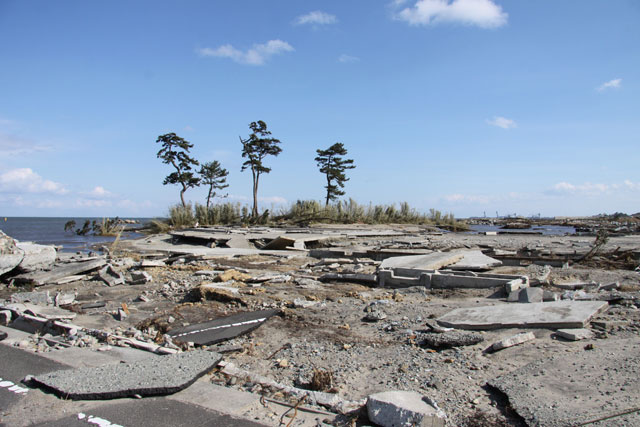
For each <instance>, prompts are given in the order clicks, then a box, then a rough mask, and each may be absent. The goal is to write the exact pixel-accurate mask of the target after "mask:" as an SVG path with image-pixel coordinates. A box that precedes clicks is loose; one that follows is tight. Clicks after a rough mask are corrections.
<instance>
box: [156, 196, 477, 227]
mask: <svg viewBox="0 0 640 427" xmlns="http://www.w3.org/2000/svg"><path fill="white" fill-rule="evenodd" d="M155 221H156V222H157V220H155ZM312 223H334V224H421V225H434V226H438V227H442V228H446V229H448V230H454V231H464V230H467V229H468V226H467V224H465V223H463V222H460V221H456V219H455V218H454V216H453V214H450V213H449V214H444V215H443V214H442V213H441V212H440V211H437V210H434V209H431V210H430V212H429V214H423V213H420V212H418V211H416V210H415V209H413V208H411V207H410V206H409V204H408V203H406V202H405V203H401V204H400V207H399V208H398V207H396V205H372V204H370V205H367V206H364V205H360V204H358V203H357V202H356V201H355V200H353V199H349V200H348V201H346V200H345V201H341V202H337V203H335V204H331V205H324V204H322V203H321V202H319V201H316V200H298V201H297V202H296V203H294V204H293V205H291V206H290V207H289V208H288V209H283V210H282V211H281V212H278V213H277V214H272V213H270V212H269V210H265V211H264V212H263V213H262V214H261V215H259V216H257V217H255V218H254V216H253V215H251V214H250V212H249V208H248V206H247V205H242V204H240V203H221V204H217V205H212V206H209V207H208V208H207V206H204V205H200V204H196V205H195V207H192V206H191V205H190V204H188V205H187V206H186V207H183V206H181V205H175V206H172V207H171V208H170V209H169V218H168V222H167V223H166V227H172V228H186V227H193V226H194V225H196V224H198V225H200V226H211V225H249V224H263V225H284V224H312ZM162 228H163V227H162V225H161V224H155V225H153V229H154V231H156V230H157V232H161V231H160V230H161V229H162Z"/></svg>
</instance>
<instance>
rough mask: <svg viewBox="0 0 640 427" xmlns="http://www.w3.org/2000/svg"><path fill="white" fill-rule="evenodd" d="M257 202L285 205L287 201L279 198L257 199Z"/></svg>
mask: <svg viewBox="0 0 640 427" xmlns="http://www.w3.org/2000/svg"><path fill="white" fill-rule="evenodd" d="M258 201H260V202H262V203H273V204H274V205H286V204H287V203H288V202H287V199H285V198H284V197H280V196H271V197H258Z"/></svg>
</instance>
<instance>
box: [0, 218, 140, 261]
mask: <svg viewBox="0 0 640 427" xmlns="http://www.w3.org/2000/svg"><path fill="white" fill-rule="evenodd" d="M135 219H136V220H137V221H138V222H139V223H140V224H139V225H143V224H145V223H147V222H148V221H149V218H135ZM71 220H74V221H75V222H76V226H75V229H77V228H82V226H83V225H84V222H85V221H86V220H90V221H93V220H95V221H96V222H101V221H102V218H87V217H79V218H51V217H0V230H2V231H3V232H4V233H5V234H6V235H8V236H10V237H12V238H14V239H16V240H18V241H21V242H35V243H39V244H42V245H55V246H59V247H61V250H62V251H64V252H77V251H82V252H86V251H88V250H90V249H91V248H92V246H93V245H96V244H98V245H99V244H101V243H111V242H113V241H114V240H115V236H94V235H89V234H87V235H84V236H79V235H77V234H76V233H75V231H65V229H64V226H65V224H66V223H67V222H68V221H71ZM129 227H131V226H129ZM140 236H141V235H140V234H139V233H136V232H131V231H127V232H124V233H122V236H121V237H120V239H132V238H136V237H140Z"/></svg>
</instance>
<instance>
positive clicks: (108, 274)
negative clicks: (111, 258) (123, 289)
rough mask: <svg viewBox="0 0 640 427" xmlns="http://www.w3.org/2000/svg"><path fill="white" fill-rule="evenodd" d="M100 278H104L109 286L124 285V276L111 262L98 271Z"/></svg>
mask: <svg viewBox="0 0 640 427" xmlns="http://www.w3.org/2000/svg"><path fill="white" fill-rule="evenodd" d="M98 278H99V279H100V280H102V281H103V282H104V283H106V284H107V286H116V285H123V284H124V282H125V280H124V276H123V275H122V274H120V272H118V271H117V270H116V269H114V268H113V267H112V266H111V264H107V265H105V266H104V267H102V268H101V269H100V271H98Z"/></svg>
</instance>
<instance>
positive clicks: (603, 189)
mask: <svg viewBox="0 0 640 427" xmlns="http://www.w3.org/2000/svg"><path fill="white" fill-rule="evenodd" d="M617 188H619V186H618V185H615V184H613V185H608V184H592V183H590V182H585V183H584V184H571V183H570V182H566V181H562V182H558V183H557V184H555V185H554V186H553V187H552V188H551V190H549V191H547V193H550V194H556V195H570V194H576V195H586V196H597V195H601V194H604V193H607V192H609V191H610V190H612V189H617Z"/></svg>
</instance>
